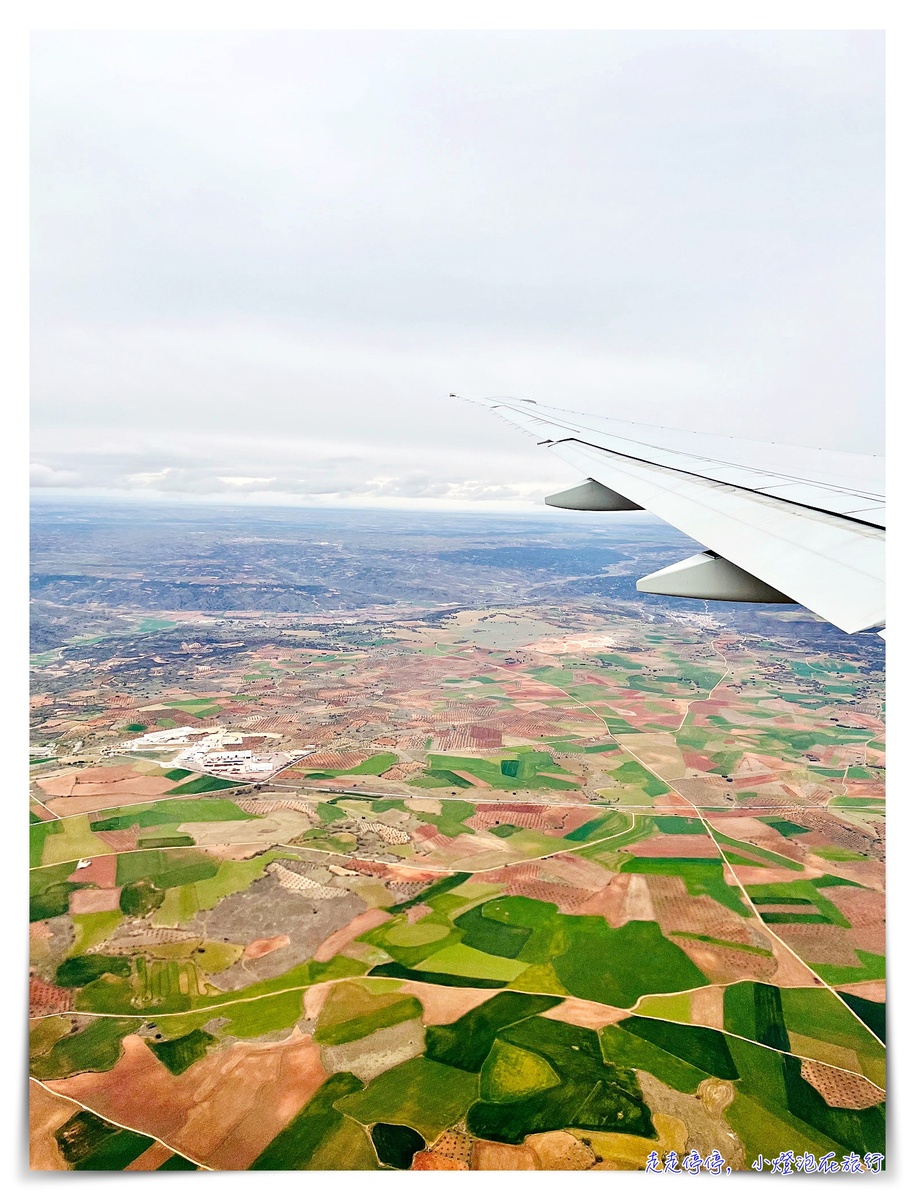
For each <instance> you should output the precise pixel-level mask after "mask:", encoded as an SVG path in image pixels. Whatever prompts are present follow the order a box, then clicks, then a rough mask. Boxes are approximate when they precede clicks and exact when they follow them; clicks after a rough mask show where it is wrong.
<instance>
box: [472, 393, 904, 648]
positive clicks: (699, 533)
mask: <svg viewBox="0 0 915 1200" xmlns="http://www.w3.org/2000/svg"><path fill="white" fill-rule="evenodd" d="M458 398H462V397H458ZM484 403H485V404H486V405H488V407H490V408H491V409H492V410H493V411H494V412H495V413H496V414H497V415H498V416H500V417H503V418H504V419H505V420H506V421H509V422H511V424H513V425H517V426H520V428H521V429H523V430H525V431H526V432H527V433H529V434H531V435H532V436H534V437H535V438H536V439H537V443H538V445H542V446H548V447H549V449H550V450H552V451H553V453H554V454H557V455H559V457H560V458H562V459H564V460H565V461H566V462H567V463H569V464H571V465H572V466H573V467H575V468H576V469H577V470H578V471H580V472H582V473H583V474H584V476H585V480H584V482H583V483H580V484H577V485H576V486H574V487H572V488H569V489H568V490H567V491H564V492H560V493H557V494H556V495H555V496H548V497H547V498H546V502H547V504H551V505H553V506H554V507H558V508H574V509H584V510H587V511H614V510H625V509H630V510H631V509H647V510H648V511H649V512H652V513H654V514H655V516H657V517H660V518H661V519H662V520H663V521H666V522H668V523H669V524H670V525H674V526H676V527H677V528H678V529H680V530H682V531H683V532H684V533H686V534H688V535H689V536H690V537H691V538H693V539H695V541H697V542H700V543H701V544H702V545H704V546H706V547H708V549H707V550H706V551H705V552H703V553H702V554H696V555H692V556H691V557H690V558H688V559H686V560H685V561H683V562H680V563H674V564H672V565H671V566H669V567H664V568H663V569H662V570H660V571H655V572H654V573H653V574H651V575H647V576H645V577H644V578H643V579H640V580H639V581H638V582H637V584H636V586H637V588H638V589H639V591H642V592H651V593H655V594H660V595H669V596H694V597H699V598H704V599H709V600H747V601H754V602H757V603H760V602H762V603H766V602H769V603H796V604H801V605H803V606H804V607H805V608H809V609H810V610H811V611H812V612H815V613H816V614H817V615H818V616H821V617H823V618H824V619H825V620H827V621H829V622H831V623H832V624H833V625H836V626H838V628H839V629H842V630H844V631H845V632H846V633H856V632H859V631H861V630H865V629H879V628H882V627H883V625H884V623H885V598H884V537H885V529H886V520H885V515H884V504H885V501H884V495H885V490H884V482H883V467H884V461H883V459H882V458H879V457H876V456H871V455H862V454H846V453H842V452H839V451H834V450H815V449H808V448H805V447H800V446H780V445H775V444H774V443H766V442H755V441H748V440H745V439H740V438H730V437H721V436H718V435H716V434H705V433H689V432H686V431H685V430H674V429H662V428H658V427H655V426H651V425H640V424H636V423H634V422H629V421H616V420H611V419H608V418H604V417H596V416H591V415H589V414H586V413H576V412H570V411H567V410H565V409H561V408H549V407H547V406H545V405H541V404H537V403H535V402H534V401H533V400H520V399H517V398H513V397H503V396H494V397H491V398H488V399H487V400H486V401H484Z"/></svg>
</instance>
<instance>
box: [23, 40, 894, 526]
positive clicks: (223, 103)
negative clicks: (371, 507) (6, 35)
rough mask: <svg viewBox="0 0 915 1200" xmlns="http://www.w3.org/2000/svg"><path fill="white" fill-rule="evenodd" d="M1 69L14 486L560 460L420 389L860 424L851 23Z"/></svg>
mask: <svg viewBox="0 0 915 1200" xmlns="http://www.w3.org/2000/svg"><path fill="white" fill-rule="evenodd" d="M33 62H34V65H33V93H34V101H33V112H32V138H33V156H34V157H33V163H34V166H33V184H32V188H33V191H32V196H33V212H34V224H33V241H32V253H33V263H34V270H33V285H32V303H33V314H34V323H33V368H32V370H33V376H32V379H33V451H34V462H35V467H34V476H33V481H34V483H35V484H36V486H38V487H39V488H40V489H42V491H43V492H44V493H45V494H52V495H62V494H64V492H69V493H71V494H72V492H73V491H74V490H76V491H78V492H79V493H80V494H84V495H88V494H90V493H96V494H97V493H99V492H109V493H111V494H122V495H123V494H126V493H128V492H129V493H130V494H132V495H134V496H142V495H148V496H150V497H154V496H155V497H162V496H165V497H167V498H168V499H170V500H172V501H174V500H180V499H201V498H218V499H220V500H226V499H230V498H237V499H240V500H246V501H248V502H256V501H261V502H264V501H266V502H270V503H278V502H282V503H290V502H295V503H332V504H337V503H340V502H349V503H389V504H390V503H404V502H411V501H412V502H413V503H425V504H428V505H434V504H441V505H445V504H447V505H448V506H449V507H455V506H461V505H467V506H477V507H481V506H485V505H502V506H505V505H509V506H511V507H515V508H518V509H520V508H523V507H526V506H527V507H530V506H531V505H532V504H533V503H534V502H537V501H539V499H540V497H541V496H542V495H543V493H544V491H551V490H555V489H556V488H558V487H562V486H566V485H569V484H571V483H574V482H576V479H577V477H575V476H574V472H572V470H571V468H569V467H567V466H565V465H564V464H563V463H561V462H560V461H558V460H557V459H555V458H553V456H551V455H550V454H549V453H548V452H547V451H546V450H544V449H537V448H536V447H535V446H534V445H533V443H532V442H531V441H529V440H528V439H527V438H526V437H525V436H524V435H523V434H521V433H520V431H514V430H512V429H510V428H509V427H508V426H507V425H505V424H504V423H503V422H500V421H498V420H497V419H496V418H495V417H493V416H492V415H490V414H489V413H487V412H485V411H484V410H477V409H473V408H471V407H469V406H468V405H464V404H460V403H459V402H456V401H449V400H448V398H447V396H448V393H449V392H452V391H454V392H459V393H462V394H464V395H471V396H479V395H485V394H510V395H518V396H526V397H532V398H534V399H537V400H541V401H542V402H546V403H552V404H564V405H568V406H569V407H572V408H579V409H585V410H588V411H592V412H600V413H605V414H607V415H610V416H618V417H621V418H624V419H626V418H628V419H637V420H645V421H652V422H657V423H659V424H669V425H674V426H684V427H687V428H701V429H709V430H718V431H721V432H733V433H735V434H738V435H742V436H748V437H758V438H761V439H763V440H766V441H770V440H782V441H788V442H793V443H797V444H810V445H817V446H829V447H833V448H836V449H845V450H860V451H866V452H868V453H882V451H883V445H882V436H883V363H882V354H883V261H882V239H883V217H882V208H883V182H882V176H883V146H882V137H883V67H882V37H881V35H880V34H878V33H867V32H854V33H835V32H826V31H813V32H784V33H782V32H779V33H771V32H762V33H748V32H737V33H712V34H709V33H702V32H694V33H690V32H669V33H655V32H648V33H612V32H608V33H604V32H591V33H559V34H557V33H553V32H543V33H522V32H507V33H491V32H486V33H438V32H435V33H406V34H404V33H395V32H391V33H367V32H366V33H349V34H346V33H341V34H336V33H332V34H328V33H306V32H282V33H266V34H262V33H252V32H247V33H218V32H210V33H200V34H178V33H175V34H172V33H167V34H166V33H145V34H139V33H120V32H116V33H99V32H67V33H53V34H41V35H38V36H37V37H36V40H35V42H34V59H33ZM51 489H56V490H54V491H51ZM60 489H64V492H62V491H61V490H60Z"/></svg>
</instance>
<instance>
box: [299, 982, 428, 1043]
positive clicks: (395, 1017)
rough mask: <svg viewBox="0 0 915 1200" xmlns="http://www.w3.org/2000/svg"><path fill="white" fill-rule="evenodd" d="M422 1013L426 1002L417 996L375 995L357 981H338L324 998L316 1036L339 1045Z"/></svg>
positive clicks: (420, 1015)
mask: <svg viewBox="0 0 915 1200" xmlns="http://www.w3.org/2000/svg"><path fill="white" fill-rule="evenodd" d="M422 1015H423V1006H422V1004H420V1002H419V1000H417V999H416V997H415V996H407V995H403V996H402V995H400V994H399V993H397V992H389V993H387V994H385V993H382V994H380V995H378V994H374V995H373V994H372V993H371V992H370V991H369V990H368V989H367V988H366V987H364V986H361V985H360V984H358V983H351V982H343V983H338V984H337V985H336V986H335V987H334V988H333V990H332V991H331V993H330V995H329V996H328V997H327V999H326V1000H325V1002H324V1006H323V1008H322V1009H321V1015H320V1017H319V1018H318V1024H317V1027H316V1028H315V1031H314V1039H315V1041H316V1042H319V1043H320V1044H321V1045H325V1046H339V1045H342V1044H343V1043H345V1042H354V1041H358V1040H359V1039H360V1038H364V1037H368V1035H369V1034H370V1033H374V1032H375V1031H376V1030H377V1029H387V1028H389V1027H390V1026H392V1025H399V1024H400V1023H401V1022H403V1021H409V1020H410V1019H411V1018H414V1017H422Z"/></svg>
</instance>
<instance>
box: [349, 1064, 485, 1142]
mask: <svg viewBox="0 0 915 1200" xmlns="http://www.w3.org/2000/svg"><path fill="white" fill-rule="evenodd" d="M477 1093H478V1080H477V1077H476V1075H471V1074H469V1073H468V1072H467V1071H460V1070H458V1069H457V1068H455V1067H449V1066H445V1065H444V1064H443V1063H440V1062H433V1061H432V1060H431V1059H430V1058H428V1057H426V1056H423V1055H421V1056H420V1057H419V1058H413V1059H410V1060H409V1062H405V1063H401V1064H400V1066H397V1067H393V1068H392V1069H391V1070H390V1071H385V1072H384V1074H383V1075H379V1076H377V1077H376V1078H375V1079H373V1080H372V1082H371V1083H370V1084H369V1085H368V1087H367V1088H366V1089H365V1091H364V1092H354V1093H351V1094H350V1095H348V1096H345V1097H343V1098H342V1099H340V1100H338V1101H337V1104H336V1107H337V1108H338V1109H339V1111H340V1112H343V1113H347V1114H349V1115H350V1116H351V1117H353V1118H354V1119H355V1120H357V1121H359V1123H360V1124H362V1125H371V1124H373V1123H374V1122H376V1121H385V1122H390V1123H394V1124H398V1125H407V1126H409V1127H410V1128H411V1129H415V1130H417V1132H418V1133H419V1134H420V1135H421V1136H422V1137H423V1138H425V1139H426V1140H427V1141H433V1140H434V1139H435V1138H437V1137H438V1135H439V1134H440V1133H441V1132H442V1131H443V1130H445V1129H447V1128H448V1127H449V1126H450V1125H453V1124H454V1123H455V1122H456V1121H458V1120H460V1119H461V1118H462V1117H463V1116H464V1114H465V1113H466V1111H467V1108H468V1106H469V1105H470V1104H472V1102H473V1101H474V1100H475V1099H476V1097H477Z"/></svg>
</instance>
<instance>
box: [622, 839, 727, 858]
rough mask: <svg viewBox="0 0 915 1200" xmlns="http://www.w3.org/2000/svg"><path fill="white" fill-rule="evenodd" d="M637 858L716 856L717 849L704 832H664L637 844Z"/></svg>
mask: <svg viewBox="0 0 915 1200" xmlns="http://www.w3.org/2000/svg"><path fill="white" fill-rule="evenodd" d="M638 854H639V858H717V857H718V850H717V848H716V846H715V843H714V842H713V841H712V839H711V838H710V837H708V836H706V834H704V833H696V834H691V833H682V834H664V835H662V836H661V837H650V838H648V839H647V841H644V842H639V844H638Z"/></svg>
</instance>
